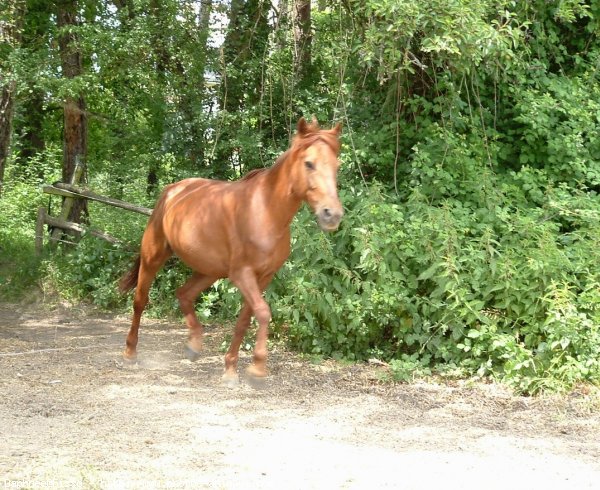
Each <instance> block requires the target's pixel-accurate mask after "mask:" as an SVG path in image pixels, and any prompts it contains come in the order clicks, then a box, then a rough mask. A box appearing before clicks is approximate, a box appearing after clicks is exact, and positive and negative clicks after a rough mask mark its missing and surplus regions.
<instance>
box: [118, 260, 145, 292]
mask: <svg viewBox="0 0 600 490" xmlns="http://www.w3.org/2000/svg"><path fill="white" fill-rule="evenodd" d="M140 261H141V257H140V256H139V255H138V257H137V259H135V264H133V267H132V268H131V269H130V270H129V271H128V272H126V273H125V274H123V277H121V279H119V291H120V292H121V294H125V293H127V292H128V291H131V290H132V289H133V288H134V287H135V286H136V285H137V280H138V274H139V273H140Z"/></svg>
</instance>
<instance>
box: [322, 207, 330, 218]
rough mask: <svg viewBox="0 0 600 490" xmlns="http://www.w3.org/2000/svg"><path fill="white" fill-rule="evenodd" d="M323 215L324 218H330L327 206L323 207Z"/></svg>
mask: <svg viewBox="0 0 600 490" xmlns="http://www.w3.org/2000/svg"><path fill="white" fill-rule="evenodd" d="M323 216H325V218H330V217H331V211H330V210H329V208H325V209H324V210H323Z"/></svg>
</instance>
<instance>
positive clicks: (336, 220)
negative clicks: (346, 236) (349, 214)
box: [317, 208, 344, 231]
mask: <svg viewBox="0 0 600 490" xmlns="http://www.w3.org/2000/svg"><path fill="white" fill-rule="evenodd" d="M342 216H344V211H343V210H342V209H341V208H340V209H330V208H323V209H321V210H319V211H318V212H317V221H318V223H319V226H320V228H321V230H323V231H335V230H337V229H338V227H339V226H340V221H342Z"/></svg>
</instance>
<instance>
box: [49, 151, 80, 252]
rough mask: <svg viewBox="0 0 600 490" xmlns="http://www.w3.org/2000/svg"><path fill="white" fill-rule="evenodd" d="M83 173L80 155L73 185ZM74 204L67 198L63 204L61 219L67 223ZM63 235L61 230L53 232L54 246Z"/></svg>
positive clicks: (74, 171)
mask: <svg viewBox="0 0 600 490" xmlns="http://www.w3.org/2000/svg"><path fill="white" fill-rule="evenodd" d="M82 173H83V165H82V163H81V158H80V155H77V156H76V157H75V168H74V169H73V175H72V176H71V182H70V183H71V185H75V184H77V183H78V182H79V179H80V178H81V174H82ZM73 203H74V200H73V198H72V197H65V199H64V201H63V204H62V208H61V211H60V219H62V220H64V221H66V220H67V219H68V218H69V213H70V212H71V209H72V208H73ZM62 234H63V230H62V229H61V228H58V227H57V228H54V230H52V235H51V237H50V240H51V241H52V242H54V244H56V243H57V242H58V240H60V238H61V237H62Z"/></svg>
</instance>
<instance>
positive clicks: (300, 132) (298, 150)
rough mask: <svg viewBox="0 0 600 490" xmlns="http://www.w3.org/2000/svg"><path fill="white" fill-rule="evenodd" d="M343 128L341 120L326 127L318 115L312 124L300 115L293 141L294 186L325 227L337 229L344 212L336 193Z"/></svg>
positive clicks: (332, 229) (328, 229)
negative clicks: (318, 120)
mask: <svg viewBox="0 0 600 490" xmlns="http://www.w3.org/2000/svg"><path fill="white" fill-rule="evenodd" d="M340 132H341V124H340V123H338V124H337V125H336V126H335V127H333V128H332V129H329V130H323V129H320V127H319V124H318V122H317V120H316V119H315V118H313V120H312V123H310V124H309V123H307V122H306V121H305V120H304V118H301V119H300V120H299V121H298V127H297V132H296V136H295V137H294V141H293V143H292V152H293V155H294V156H295V164H294V165H295V168H296V171H295V172H294V173H295V176H296V182H295V184H294V190H295V192H297V193H298V194H299V195H300V196H301V197H302V198H303V199H304V200H305V201H306V202H307V203H308V205H309V206H310V207H311V209H312V210H313V212H314V213H315V215H316V217H317V221H318V223H319V226H320V227H321V229H322V230H323V231H334V230H336V229H337V228H338V226H339V224H340V221H341V219H342V216H343V214H344V209H343V208H342V203H341V202H340V200H339V198H338V193H337V172H338V169H339V167H340V162H339V160H338V153H339V150H340V143H339V139H338V138H339V135H340Z"/></svg>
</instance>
